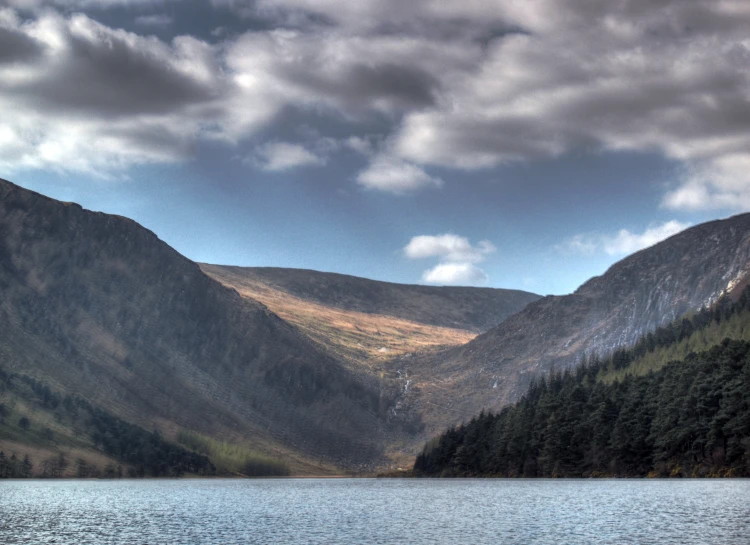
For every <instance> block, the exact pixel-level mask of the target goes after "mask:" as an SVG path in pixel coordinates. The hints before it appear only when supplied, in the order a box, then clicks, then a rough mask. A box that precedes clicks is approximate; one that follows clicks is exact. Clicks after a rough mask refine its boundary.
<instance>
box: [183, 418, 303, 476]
mask: <svg viewBox="0 0 750 545" xmlns="http://www.w3.org/2000/svg"><path fill="white" fill-rule="evenodd" d="M177 440H178V441H179V442H180V443H182V445H183V446H185V447H187V448H189V449H191V450H194V451H195V452H199V453H201V454H205V455H206V456H208V457H209V459H210V460H211V462H213V464H214V465H215V466H216V470H217V472H218V473H220V474H221V473H224V474H239V475H246V476H248V477H269V476H286V475H289V473H290V472H289V467H288V466H287V465H286V464H285V463H284V462H281V461H279V460H276V459H274V458H270V457H268V456H264V455H262V454H258V453H257V452H253V451H251V450H249V449H247V448H245V447H243V446H241V445H236V444H233V443H228V442H226V441H218V440H216V439H212V438H211V437H206V436H205V435H201V434H199V433H195V432H192V431H187V430H180V432H179V433H178V434H177Z"/></svg>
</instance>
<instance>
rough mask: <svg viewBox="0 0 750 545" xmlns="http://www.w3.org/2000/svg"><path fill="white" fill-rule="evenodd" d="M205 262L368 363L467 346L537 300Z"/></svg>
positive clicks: (519, 294) (509, 293) (331, 345)
mask: <svg viewBox="0 0 750 545" xmlns="http://www.w3.org/2000/svg"><path fill="white" fill-rule="evenodd" d="M200 267H201V269H202V270H203V272H205V273H206V274H208V275H209V276H211V277H212V278H214V279H216V280H218V281H219V282H221V283H222V284H224V285H226V286H229V287H232V288H234V289H236V290H237V291H238V292H239V293H240V294H241V295H243V296H246V297H249V298H252V299H254V300H256V301H260V302H261V303H263V304H264V305H266V306H267V307H268V308H269V309H270V310H271V311H273V312H274V313H276V314H277V315H279V316H280V317H281V318H283V319H284V320H286V321H287V322H289V323H292V324H294V325H296V326H297V327H299V328H300V330H301V331H303V332H304V333H306V334H307V335H308V336H309V337H310V338H312V339H314V340H315V341H317V342H318V343H319V344H321V345H322V346H325V347H326V348H327V349H329V350H333V351H334V352H335V353H336V354H337V355H338V356H339V357H340V358H341V359H342V360H344V361H349V362H352V363H355V364H357V365H361V364H364V365H366V366H370V367H372V366H374V367H380V366H382V364H383V362H384V361H385V360H388V359H390V358H392V357H393V356H397V355H400V354H406V353H411V352H418V351H431V350H435V349H438V348H445V347H447V346H457V345H461V344H465V343H467V342H468V341H470V340H471V339H473V338H474V337H475V336H476V335H477V334H478V333H481V332H482V331H486V330H487V329H489V328H491V327H493V326H495V325H497V324H499V323H500V322H502V321H503V320H504V319H506V318H507V317H508V316H510V315H511V314H514V313H516V312H518V311H519V310H521V309H522V308H524V307H525V306H526V305H527V304H528V303H530V302H532V301H536V300H537V299H539V296H538V295H535V294H533V293H528V292H524V291H518V290H503V289H490V288H464V287H432V286H416V285H406V284H393V283H389V282H378V281H375V280H368V279H365V278H357V277H354V276H347V275H343V274H334V273H323V272H317V271H309V270H301V269H279V268H248V267H230V266H221V265H208V264H200Z"/></svg>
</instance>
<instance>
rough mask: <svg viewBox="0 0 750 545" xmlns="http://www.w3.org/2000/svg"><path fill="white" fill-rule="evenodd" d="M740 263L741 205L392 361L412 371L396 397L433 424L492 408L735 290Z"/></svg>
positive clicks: (746, 219) (748, 256)
mask: <svg viewBox="0 0 750 545" xmlns="http://www.w3.org/2000/svg"><path fill="white" fill-rule="evenodd" d="M748 271H750V214H743V215H739V216H734V217H732V218H729V219H726V220H720V221H712V222H709V223H705V224H701V225H698V226H696V227H693V228H690V229H688V230H686V231H683V232H682V233H679V234H677V235H675V236H673V237H671V238H669V239H667V240H665V241H663V242H661V243H659V244H656V245H655V246H652V247H651V248H647V249H645V250H642V251H640V252H638V253H636V254H633V255H631V256H629V257H626V258H625V259H623V260H622V261H620V262H618V263H616V264H615V265H613V266H612V267H611V268H610V269H609V270H608V271H607V272H606V273H605V274H603V275H602V276H599V277H596V278H593V279H591V280H589V281H588V282H586V283H585V284H583V285H582V286H581V287H580V288H579V289H578V290H576V292H575V293H573V294H570V295H566V296H549V297H544V298H542V299H540V300H538V301H535V302H533V303H531V304H529V305H528V306H527V307H526V308H524V309H523V310H522V311H520V312H518V313H517V314H514V315H513V316H511V317H509V318H508V319H507V320H505V321H504V322H502V323H501V324H500V325H498V326H497V327H495V328H493V329H491V330H489V331H487V332H486V333H484V334H482V335H479V336H478V337H477V338H476V339H474V340H472V341H471V342H469V343H467V344H465V345H462V346H460V347H456V348H452V349H449V350H445V351H442V352H439V353H436V354H428V355H423V356H418V357H406V356H405V357H403V358H401V359H400V360H399V361H398V362H394V365H397V366H398V368H399V369H400V370H401V372H402V373H408V374H409V376H410V379H411V380H412V382H411V385H412V386H411V388H410V392H411V395H410V396H409V398H408V399H402V400H401V402H402V405H404V406H408V407H410V409H411V410H414V411H415V412H416V413H418V414H420V415H422V417H423V418H424V420H425V423H426V425H427V429H428V430H432V431H433V432H434V433H437V432H439V431H440V428H439V427H438V426H439V425H441V424H442V423H444V422H446V421H447V422H449V423H450V424H457V423H459V422H461V421H462V420H465V419H468V418H471V417H472V416H473V415H475V414H477V413H479V411H480V410H482V409H488V410H498V409H499V408H501V407H502V406H504V405H507V404H509V403H512V402H514V401H516V400H518V399H519V398H520V396H521V395H522V394H523V393H525V391H526V389H527V388H528V385H529V384H530V382H531V380H532V378H534V377H538V376H540V375H542V374H545V373H547V372H549V371H550V370H551V369H553V368H557V369H565V368H568V367H571V366H573V365H575V364H576V363H577V362H579V361H580V359H581V357H582V356H583V355H585V354H588V355H592V354H608V353H610V352H612V351H613V350H615V349H616V348H618V347H623V346H628V345H630V344H632V343H634V342H635V341H636V340H637V339H638V338H639V337H640V336H642V335H644V334H646V333H648V332H649V331H652V330H653V329H655V328H656V327H658V326H660V325H663V324H665V323H669V322H670V321H672V320H674V319H676V318H677V317H679V316H682V315H683V314H685V313H687V312H689V311H696V310H698V309H700V308H702V307H704V306H709V305H711V304H713V303H715V302H716V301H717V300H718V299H719V298H720V296H721V295H722V294H725V293H731V292H736V291H737V290H741V289H742V288H743V287H744V285H745V284H746V283H747V275H748ZM441 400H442V402H440V403H436V401H441Z"/></svg>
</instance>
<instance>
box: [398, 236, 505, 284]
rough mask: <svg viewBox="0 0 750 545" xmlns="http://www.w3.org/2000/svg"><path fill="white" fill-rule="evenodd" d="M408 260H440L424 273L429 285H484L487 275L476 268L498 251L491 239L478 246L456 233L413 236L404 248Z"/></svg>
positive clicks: (423, 277)
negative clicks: (477, 264)
mask: <svg viewBox="0 0 750 545" xmlns="http://www.w3.org/2000/svg"><path fill="white" fill-rule="evenodd" d="M403 251H404V255H405V256H406V257H407V258H408V259H430V258H433V259H435V258H436V259H438V260H439V261H440V262H439V263H438V264H437V265H435V266H434V267H432V268H430V269H427V270H426V271H424V273H423V274H422V281H423V282H427V283H428V284H445V285H447V284H452V285H456V284H469V285H479V284H485V283H486V282H487V280H488V277H487V274H486V273H485V272H484V271H483V270H482V269H480V268H479V267H477V266H476V263H481V262H482V261H484V260H485V259H487V256H489V255H490V254H492V253H494V252H495V251H497V248H495V246H494V245H493V244H492V243H491V242H490V241H488V240H482V241H479V242H478V243H477V245H476V246H474V245H472V244H471V243H470V242H469V240H468V239H467V238H465V237H461V236H458V235H453V234H450V233H449V234H445V235H435V236H433V235H421V236H416V237H413V238H412V239H411V240H410V241H409V243H408V244H407V245H406V246H405V247H404V250H403Z"/></svg>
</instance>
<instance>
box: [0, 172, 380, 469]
mask: <svg viewBox="0 0 750 545" xmlns="http://www.w3.org/2000/svg"><path fill="white" fill-rule="evenodd" d="M0 293H1V294H2V299H1V300H0V323H2V324H3V327H2V328H0V358H2V361H3V362H4V364H5V367H6V368H8V369H9V370H11V371H20V372H23V373H25V374H28V375H32V376H36V377H38V378H41V379H44V380H45V382H47V383H49V384H50V386H52V387H53V388H58V389H59V390H61V391H63V392H75V393H78V394H80V395H82V396H84V397H86V398H87V399H89V400H90V401H91V402H92V403H95V404H97V405H100V406H103V407H106V408H107V409H108V410H109V411H111V412H113V413H114V414H116V415H117V416H118V417H121V418H123V419H125V420H127V421H129V422H134V423H137V424H139V425H142V426H144V427H146V428H147V429H151V428H152V427H157V428H159V429H160V430H162V432H163V433H165V434H167V435H171V436H174V435H176V434H177V432H178V431H179V430H180V429H189V430H192V431H195V432H198V433H201V434H205V435H210V436H213V437H217V438H220V439H229V440H242V441H247V440H252V441H253V442H254V444H255V445H257V447H258V448H259V449H260V450H261V451H263V452H265V453H266V454H270V455H279V456H290V457H291V458H292V460H291V461H292V465H293V466H294V467H296V468H297V469H298V470H299V471H308V472H310V471H322V469H321V468H326V467H327V468H329V470H330V468H332V467H338V468H348V469H355V468H359V469H362V468H367V467H370V466H372V465H373V464H378V463H381V460H382V449H383V442H384V436H385V434H386V433H390V432H393V429H392V428H393V426H392V425H391V424H390V423H389V421H388V419H387V417H386V415H387V414H388V408H389V406H390V404H391V401H390V400H389V396H388V394H387V386H383V385H381V384H379V383H377V382H376V381H374V380H373V381H369V382H368V381H366V380H365V379H364V378H363V377H355V376H354V375H352V373H350V372H349V371H347V370H346V369H345V367H344V366H343V365H342V364H341V363H340V362H339V361H337V360H336V358H334V357H333V356H332V355H330V354H329V353H327V352H326V351H324V350H322V349H320V347H319V346H318V345H316V344H315V343H313V342H312V341H310V340H309V339H308V338H307V337H305V336H304V335H303V334H301V333H300V332H299V331H298V330H297V329H296V328H295V327H294V326H292V325H290V324H288V323H286V322H284V321H283V320H281V319H280V318H279V317H278V316H276V315H275V314H273V313H272V312H271V311H269V310H268V308H266V307H265V306H264V305H262V304H260V303H258V302H255V301H253V300H251V299H248V298H243V297H241V296H240V295H239V294H237V293H236V292H235V291H234V290H232V289H228V288H226V287H224V286H222V285H221V284H219V283H218V282H216V281H214V280H213V279H211V278H209V277H208V276H206V275H205V274H203V273H202V272H201V270H200V269H199V267H198V266H197V265H196V264H194V263H192V262H191V261H189V260H187V259H185V258H184V257H182V256H181V255H179V254H178V253H177V252H175V251H174V250H172V249H171V248H170V247H169V246H167V245H166V244H165V243H163V242H162V241H160V240H159V239H158V238H157V237H156V236H155V235H154V234H153V233H151V232H150V231H148V230H146V229H144V228H142V227H141V226H139V225H138V224H137V223H135V222H133V221H131V220H128V219H126V218H122V217H117V216H111V215H107V214H102V213H95V212H90V211H87V210H84V209H82V208H81V207H80V206H78V205H75V204H65V203H60V202H58V201H55V200H53V199H49V198H46V197H43V196H41V195H38V194H36V193H33V192H30V191H27V190H24V189H21V188H19V187H17V186H15V185H13V184H11V183H10V182H6V181H0ZM295 457H296V458H295ZM295 464H296V465H295Z"/></svg>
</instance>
